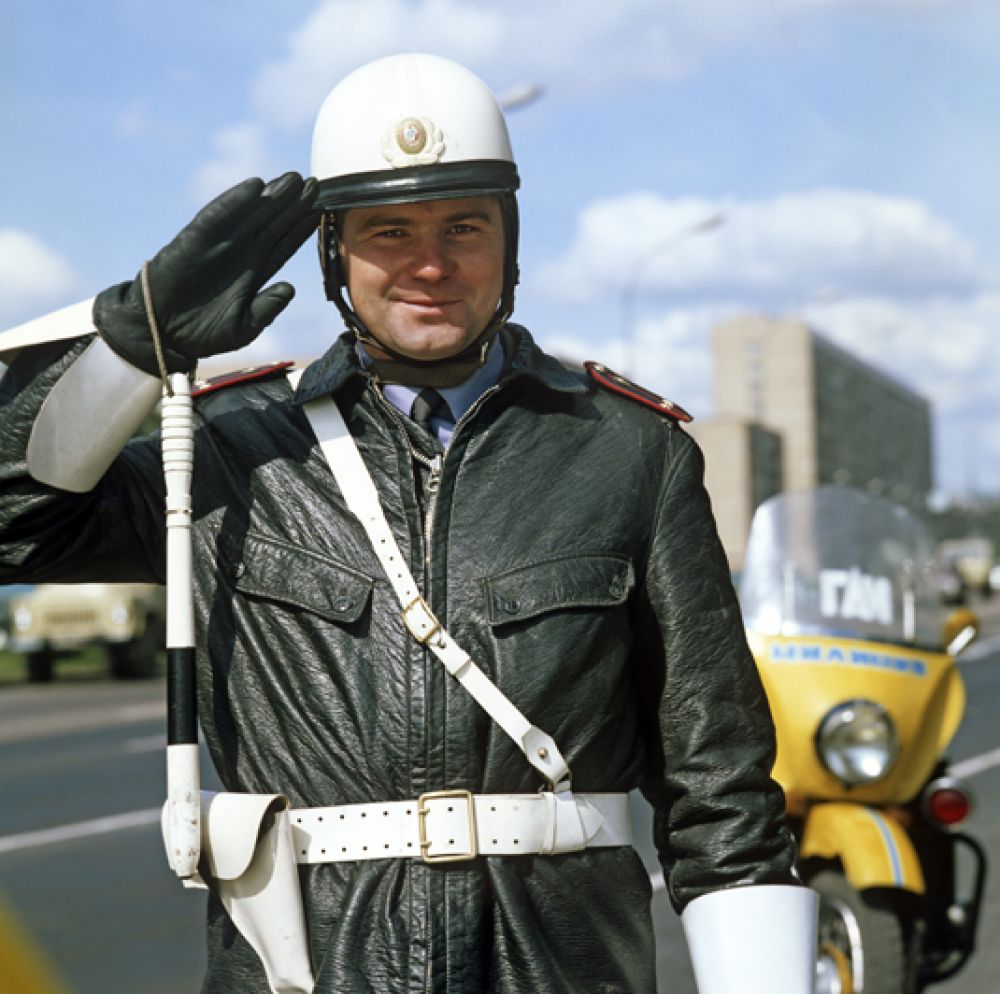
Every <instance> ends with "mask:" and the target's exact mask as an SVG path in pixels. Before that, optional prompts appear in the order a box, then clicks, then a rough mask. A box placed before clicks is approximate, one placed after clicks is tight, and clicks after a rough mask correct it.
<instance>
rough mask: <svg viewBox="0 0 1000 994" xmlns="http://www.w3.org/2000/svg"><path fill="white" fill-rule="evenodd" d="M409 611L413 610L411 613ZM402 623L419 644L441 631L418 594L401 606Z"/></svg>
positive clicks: (435, 619) (431, 612)
mask: <svg viewBox="0 0 1000 994" xmlns="http://www.w3.org/2000/svg"><path fill="white" fill-rule="evenodd" d="M411 611H413V612H414V613H413V614H412V615H411V614H410V612H411ZM403 624H404V625H406V628H407V630H408V631H409V633H410V634H411V635H412V636H413V637H414V638H415V639H416V640H417V641H418V642H419V643H420V644H421V645H426V644H427V643H428V642H429V641H430V640H431V639H432V638H433V637H434V635H435V634H436V633H437V632H439V631H441V622H440V621H438V620H437V618H436V617H434V612H433V611H432V610H431V609H430V607H428V605H427V601H425V600H424V599H423V597H420V596H417V597H414V598H413V600H412V601H410V603H409V604H407V605H406V607H404V608H403ZM425 796H429V795H425Z"/></svg>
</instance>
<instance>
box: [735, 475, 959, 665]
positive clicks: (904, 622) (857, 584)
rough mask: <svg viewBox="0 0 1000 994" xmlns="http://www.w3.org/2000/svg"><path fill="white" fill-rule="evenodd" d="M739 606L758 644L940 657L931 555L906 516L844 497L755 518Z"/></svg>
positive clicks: (766, 508) (803, 494)
mask: <svg viewBox="0 0 1000 994" xmlns="http://www.w3.org/2000/svg"><path fill="white" fill-rule="evenodd" d="M740 601H741V604H742V608H743V614H744V619H745V621H746V625H747V627H748V628H750V629H752V630H754V631H757V632H760V633H761V634H764V635H829V636H833V637H837V638H853V639H861V640H865V641H874V642H889V643H893V644H896V645H912V646H914V647H920V648H925V649H933V650H940V648H941V645H942V639H943V632H944V621H945V610H944V607H943V605H942V603H941V599H940V597H939V596H938V590H937V585H936V564H935V559H934V551H933V545H932V543H931V541H930V538H929V536H928V533H927V531H926V529H925V528H924V526H923V525H922V524H921V523H920V522H919V521H918V520H917V519H916V518H915V517H914V516H913V515H912V514H911V513H910V512H909V511H907V510H906V509H905V508H903V507H901V506H899V505H897V504H894V503H892V502H891V501H888V500H885V499H883V498H881V497H877V496H875V495H873V494H869V493H865V492H862V491H859V490H853V489H851V488H848V487H820V488H817V489H815V490H803V491H793V492H789V493H783V494H779V495H778V496H776V497H773V498H771V499H770V500H768V501H765V502H764V503H763V504H762V505H761V506H760V507H759V508H758V509H757V512H756V514H755V515H754V518H753V522H752V524H751V528H750V536H749V539H748V543H747V552H746V558H745V561H744V567H743V575H742V577H741V582H740Z"/></svg>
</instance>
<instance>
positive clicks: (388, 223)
mask: <svg viewBox="0 0 1000 994" xmlns="http://www.w3.org/2000/svg"><path fill="white" fill-rule="evenodd" d="M462 221H483V222H485V223H486V224H492V223H493V218H492V217H491V216H490V214H489V212H488V211H485V210H483V209H482V208H473V209H471V210H465V211H457V212H456V213H455V214H449V215H448V216H447V217H445V218H444V223H445V224H459V223H461V222H462ZM413 223H415V222H414V220H413V218H411V217H397V216H394V215H392V214H373V215H372V216H371V217H370V218H368V220H367V221H365V222H364V223H363V224H362V225H361V227H360V228H359V229H358V230H359V231H369V230H371V229H372V228H385V227H400V228H405V227H408V226H409V225H411V224H413Z"/></svg>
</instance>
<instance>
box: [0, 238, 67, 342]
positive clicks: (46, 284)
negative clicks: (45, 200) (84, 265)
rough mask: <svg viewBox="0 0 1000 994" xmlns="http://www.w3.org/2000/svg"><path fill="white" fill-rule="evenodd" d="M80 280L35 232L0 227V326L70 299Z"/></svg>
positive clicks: (25, 318)
mask: <svg viewBox="0 0 1000 994" xmlns="http://www.w3.org/2000/svg"><path fill="white" fill-rule="evenodd" d="M81 282H82V281H81V280H80V277H79V275H78V274H77V273H76V271H75V270H74V269H73V267H72V266H71V265H70V264H69V263H68V262H67V261H66V260H65V259H64V258H62V256H60V255H59V254H58V253H56V252H53V251H52V249H50V248H48V247H47V246H46V245H45V244H43V243H42V242H41V241H40V240H39V239H38V238H36V237H35V236H34V235H31V234H28V232H25V231H18V230H16V229H14V228H0V328H7V327H10V326H12V325H15V324H18V323H20V322H21V321H24V320H27V319H28V318H29V317H32V316H34V313H35V312H37V311H38V310H40V309H45V308H46V307H53V308H54V307H57V306H61V305H63V304H68V303H71V302H72V299H73V298H74V297H75V296H76V295H78V294H79V293H80V286H81Z"/></svg>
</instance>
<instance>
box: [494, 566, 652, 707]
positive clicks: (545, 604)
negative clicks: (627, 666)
mask: <svg viewBox="0 0 1000 994" xmlns="http://www.w3.org/2000/svg"><path fill="white" fill-rule="evenodd" d="M483 586H484V594H485V599H486V619H487V621H488V623H489V625H490V627H491V629H492V633H493V639H494V644H495V646H496V650H497V659H498V663H499V666H500V669H501V670H502V675H503V677H504V679H506V678H508V677H510V678H512V679H513V678H515V675H516V678H517V679H518V680H519V681H521V682H524V681H527V682H528V684H529V686H533V687H535V688H536V689H541V688H543V687H549V686H553V685H556V684H559V683H565V682H566V681H576V680H580V679H584V680H589V679H592V678H593V677H594V668H595V664H600V665H601V666H602V667H604V668H605V669H606V672H607V674H608V675H610V670H613V669H615V667H614V665H613V663H614V659H615V658H616V657H618V658H621V657H622V656H623V654H624V652H625V650H626V649H627V645H628V643H629V636H628V621H627V611H626V605H627V602H628V598H629V594H630V592H631V591H632V589H633V588H634V586H635V570H634V568H633V566H632V563H631V562H630V561H629V559H628V558H627V557H625V556H621V555H618V554H615V553H593V554H584V555H576V556H567V557H564V558H559V559H548V560H544V561H540V562H534V563H527V564H525V565H523V566H519V567H517V568H515V569H511V570H508V571H506V572H504V573H498V574H496V575H494V576H490V577H487V578H486V579H485V580H484V581H483ZM607 664H612V665H611V666H610V667H609V666H608V665H607ZM593 689H595V690H596V688H593ZM574 696H575V692H574Z"/></svg>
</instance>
